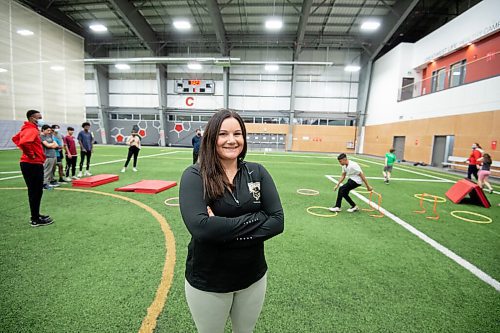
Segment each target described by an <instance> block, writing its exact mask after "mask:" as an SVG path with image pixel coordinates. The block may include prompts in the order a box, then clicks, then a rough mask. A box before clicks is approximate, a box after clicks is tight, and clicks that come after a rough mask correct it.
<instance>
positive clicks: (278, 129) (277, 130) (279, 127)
mask: <svg viewBox="0 0 500 333" xmlns="http://www.w3.org/2000/svg"><path fill="white" fill-rule="evenodd" d="M245 127H246V128H247V133H270V134H288V125H285V124H245Z"/></svg>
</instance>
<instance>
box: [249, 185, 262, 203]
mask: <svg viewBox="0 0 500 333" xmlns="http://www.w3.org/2000/svg"><path fill="white" fill-rule="evenodd" d="M248 189H249V190H250V193H252V195H253V197H254V199H255V200H256V201H259V199H260V182H253V183H248Z"/></svg>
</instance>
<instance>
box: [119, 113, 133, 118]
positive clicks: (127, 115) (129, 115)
mask: <svg viewBox="0 0 500 333" xmlns="http://www.w3.org/2000/svg"><path fill="white" fill-rule="evenodd" d="M118 119H121V120H132V114H130V113H119V114H118Z"/></svg>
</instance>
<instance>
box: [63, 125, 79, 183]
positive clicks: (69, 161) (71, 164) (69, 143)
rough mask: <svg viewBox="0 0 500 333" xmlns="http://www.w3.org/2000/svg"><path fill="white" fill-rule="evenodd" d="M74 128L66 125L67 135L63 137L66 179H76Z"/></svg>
mask: <svg viewBox="0 0 500 333" xmlns="http://www.w3.org/2000/svg"><path fill="white" fill-rule="evenodd" d="M74 132H75V129H74V128H73V127H71V126H70V127H68V128H67V130H66V133H67V135H66V136H65V137H64V152H65V154H66V180H67V181H70V180H71V179H78V177H77V176H76V161H77V160H78V153H77V151H76V143H75V138H74V137H73V133H74ZM70 170H71V178H69V171H70Z"/></svg>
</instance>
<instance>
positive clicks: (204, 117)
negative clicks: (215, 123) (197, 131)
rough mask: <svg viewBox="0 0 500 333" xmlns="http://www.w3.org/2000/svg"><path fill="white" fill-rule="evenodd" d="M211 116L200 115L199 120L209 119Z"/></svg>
mask: <svg viewBox="0 0 500 333" xmlns="http://www.w3.org/2000/svg"><path fill="white" fill-rule="evenodd" d="M210 118H212V116H200V119H201V121H209V120H210Z"/></svg>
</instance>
